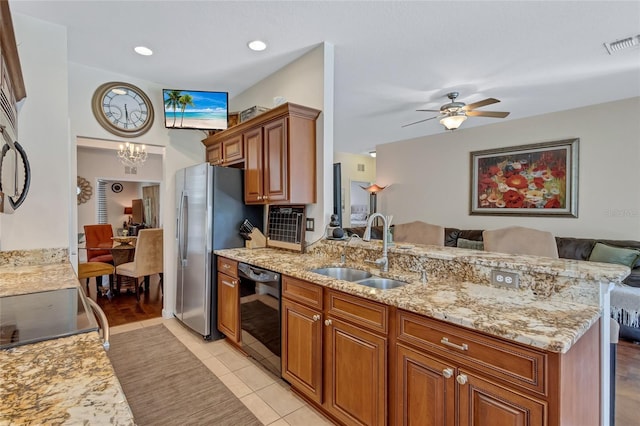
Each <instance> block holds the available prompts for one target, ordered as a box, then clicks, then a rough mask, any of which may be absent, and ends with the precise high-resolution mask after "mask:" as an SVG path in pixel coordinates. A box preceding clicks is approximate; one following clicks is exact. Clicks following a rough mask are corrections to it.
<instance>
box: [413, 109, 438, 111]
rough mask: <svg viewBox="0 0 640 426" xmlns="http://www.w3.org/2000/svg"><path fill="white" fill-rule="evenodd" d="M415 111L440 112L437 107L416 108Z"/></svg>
mask: <svg viewBox="0 0 640 426" xmlns="http://www.w3.org/2000/svg"><path fill="white" fill-rule="evenodd" d="M416 111H427V112H440V110H439V109H417V110H416Z"/></svg>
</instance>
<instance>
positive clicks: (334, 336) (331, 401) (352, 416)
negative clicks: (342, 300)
mask: <svg viewBox="0 0 640 426" xmlns="http://www.w3.org/2000/svg"><path fill="white" fill-rule="evenodd" d="M325 325H326V329H325V333H324V337H325V340H324V341H325V357H324V369H325V383H326V390H327V392H326V395H327V399H326V401H325V404H324V405H325V407H326V409H327V410H328V411H329V413H331V414H332V415H333V416H334V417H336V418H337V419H338V420H340V421H342V422H344V423H346V424H353V425H385V424H386V422H387V420H386V415H387V410H386V401H387V339H386V338H384V337H380V336H378V335H376V334H374V333H370V332H368V331H366V330H365V329H363V328H360V327H355V326H353V325H350V324H348V323H346V322H344V321H341V320H339V319H337V318H335V317H332V316H328V318H327V320H325Z"/></svg>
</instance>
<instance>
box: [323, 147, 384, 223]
mask: <svg viewBox="0 0 640 426" xmlns="http://www.w3.org/2000/svg"><path fill="white" fill-rule="evenodd" d="M333 161H334V163H340V164H341V166H340V172H341V177H342V182H341V184H342V195H343V198H344V206H343V207H344V209H343V210H342V226H343V227H345V228H348V227H349V226H350V224H351V223H350V220H349V215H350V214H351V209H350V207H351V205H352V204H367V205H368V204H369V193H368V192H366V191H364V190H360V192H361V193H356V194H353V195H352V194H351V182H352V181H358V182H375V181H376V159H375V158H373V157H371V156H370V155H361V154H350V153H346V152H336V153H334V156H333ZM359 164H362V165H364V171H359V170H358V165H359ZM378 197H379V198H380V197H382V194H381V195H379V196H378ZM363 200H364V201H363Z"/></svg>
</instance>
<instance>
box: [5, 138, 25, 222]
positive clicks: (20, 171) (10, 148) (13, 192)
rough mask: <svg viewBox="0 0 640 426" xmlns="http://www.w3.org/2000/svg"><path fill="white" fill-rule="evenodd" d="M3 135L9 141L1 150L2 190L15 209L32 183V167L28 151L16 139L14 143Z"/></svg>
mask: <svg viewBox="0 0 640 426" xmlns="http://www.w3.org/2000/svg"><path fill="white" fill-rule="evenodd" d="M3 136H4V137H5V140H6V141H7V143H5V144H4V145H3V146H2V151H1V152H0V191H3V192H5V194H6V195H7V199H8V201H9V206H10V207H11V209H13V210H15V209H17V208H18V207H20V205H21V204H22V202H23V201H24V200H25V198H26V197H27V193H28V192H29V185H30V183H31V168H30V166H29V160H28V159H27V153H26V152H25V151H24V149H23V148H22V146H21V145H20V144H19V143H18V142H17V141H16V142H13V143H9V142H11V140H10V139H7V136H6V133H5V132H3Z"/></svg>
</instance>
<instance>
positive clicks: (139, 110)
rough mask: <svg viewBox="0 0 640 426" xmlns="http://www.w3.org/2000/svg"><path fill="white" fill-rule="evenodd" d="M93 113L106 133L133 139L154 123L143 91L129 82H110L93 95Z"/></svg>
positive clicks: (151, 108) (149, 102)
mask: <svg viewBox="0 0 640 426" xmlns="http://www.w3.org/2000/svg"><path fill="white" fill-rule="evenodd" d="M92 109H93V114H94V115H95V117H96V119H97V120H98V122H99V123H100V125H102V127H104V128H105V129H106V130H108V131H109V132H111V133H113V134H115V135H118V136H123V137H127V138H132V137H136V136H140V135H142V134H144V133H146V132H147V131H148V130H149V129H150V128H151V125H152V124H153V106H152V105H151V101H150V100H149V98H148V97H147V95H145V93H144V92H143V91H142V90H140V89H139V88H137V87H136V86H134V85H132V84H128V83H120V82H111V83H105V84H103V85H101V86H100V87H98V89H97V90H96V91H95V93H94V94H93V100H92Z"/></svg>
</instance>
